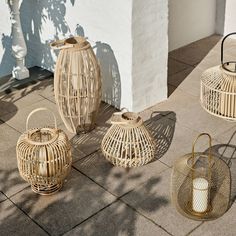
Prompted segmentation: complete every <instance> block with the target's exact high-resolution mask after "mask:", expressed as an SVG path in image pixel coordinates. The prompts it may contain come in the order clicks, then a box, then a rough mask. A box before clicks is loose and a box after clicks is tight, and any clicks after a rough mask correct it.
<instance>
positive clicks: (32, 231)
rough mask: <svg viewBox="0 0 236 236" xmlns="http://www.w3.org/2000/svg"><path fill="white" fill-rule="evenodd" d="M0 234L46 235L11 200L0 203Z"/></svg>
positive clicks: (10, 235) (5, 235)
mask: <svg viewBox="0 0 236 236" xmlns="http://www.w3.org/2000/svg"><path fill="white" fill-rule="evenodd" d="M0 212H1V214H0V222H1V223H0V234H1V235H4V236H25V235H37V236H41V235H42V236H44V235H48V234H47V233H46V232H45V231H44V230H43V229H41V228H40V227H39V226H38V225H37V224H35V223H34V222H33V221H32V220H31V219H30V218H29V217H28V216H26V215H25V214H24V213H23V212H22V211H20V210H19V209H18V208H17V207H16V206H15V205H14V204H13V203H12V202H11V201H9V200H6V201H4V202H1V203H0Z"/></svg>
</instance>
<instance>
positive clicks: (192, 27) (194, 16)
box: [169, 0, 235, 51]
mask: <svg viewBox="0 0 236 236" xmlns="http://www.w3.org/2000/svg"><path fill="white" fill-rule="evenodd" d="M232 1H235V0H232ZM215 22H216V0H169V51H171V50H174V49H176V48H179V47H182V46H184V45H187V44H189V43H191V42H194V41H196V40H199V39H201V38H204V37H207V36H209V35H212V34H214V33H215V27H216V26H215Z"/></svg>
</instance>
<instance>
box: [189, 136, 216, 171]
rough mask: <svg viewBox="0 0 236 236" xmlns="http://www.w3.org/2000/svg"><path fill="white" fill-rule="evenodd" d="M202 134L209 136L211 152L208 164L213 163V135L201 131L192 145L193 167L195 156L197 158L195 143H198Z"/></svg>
mask: <svg viewBox="0 0 236 236" xmlns="http://www.w3.org/2000/svg"><path fill="white" fill-rule="evenodd" d="M202 136H207V137H208V138H209V153H208V166H209V167H210V163H211V159H212V151H211V149H212V138H211V135H210V134H208V133H201V134H199V135H198V136H197V138H196V139H195V141H194V142H193V145H192V168H193V165H194V158H195V145H196V143H197V141H198V140H199V138H201V137H202Z"/></svg>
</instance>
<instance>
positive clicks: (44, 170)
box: [38, 148, 48, 177]
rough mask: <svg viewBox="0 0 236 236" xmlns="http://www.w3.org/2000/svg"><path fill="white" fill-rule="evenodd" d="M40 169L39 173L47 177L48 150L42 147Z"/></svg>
mask: <svg viewBox="0 0 236 236" xmlns="http://www.w3.org/2000/svg"><path fill="white" fill-rule="evenodd" d="M38 158H39V167H38V168H39V169H38V174H39V175H40V176H43V177H47V174H48V171H47V162H46V161H47V160H46V151H45V149H44V148H41V149H40V150H39V156H38Z"/></svg>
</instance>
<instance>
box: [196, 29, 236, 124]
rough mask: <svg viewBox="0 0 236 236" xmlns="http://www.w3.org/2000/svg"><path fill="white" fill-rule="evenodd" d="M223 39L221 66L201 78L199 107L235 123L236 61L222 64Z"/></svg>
mask: <svg viewBox="0 0 236 236" xmlns="http://www.w3.org/2000/svg"><path fill="white" fill-rule="evenodd" d="M233 34H236V33H231V34H229V35H227V36H225V37H224V39H223V41H222V44H221V65H220V66H216V67H213V68H210V69H208V70H206V71H205V72H204V73H203V74H202V77H201V99H200V100H201V105H202V107H203V108H204V109H205V110H206V111H207V112H209V113H210V114H212V115H215V116H218V117H221V118H225V119H228V120H231V121H236V61H228V62H224V42H225V40H226V38H227V37H229V36H230V35H233Z"/></svg>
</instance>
